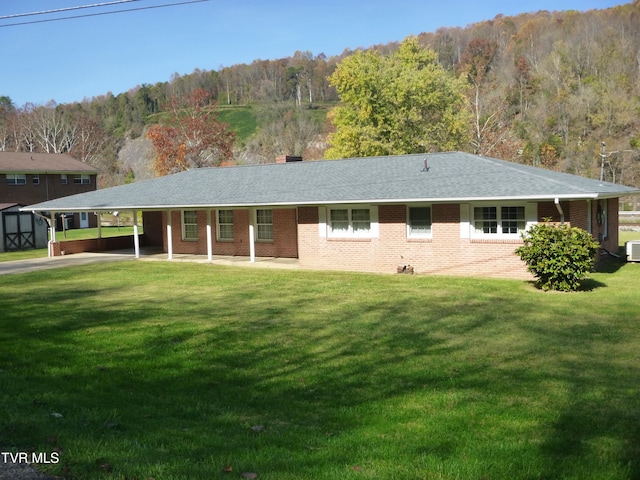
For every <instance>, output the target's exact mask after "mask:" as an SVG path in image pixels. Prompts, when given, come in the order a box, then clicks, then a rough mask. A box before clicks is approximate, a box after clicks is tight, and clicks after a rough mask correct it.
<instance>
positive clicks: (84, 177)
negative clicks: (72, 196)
mask: <svg viewBox="0 0 640 480" xmlns="http://www.w3.org/2000/svg"><path fill="white" fill-rule="evenodd" d="M73 183H74V184H76V185H90V184H91V176H90V175H89V174H86V173H80V174H78V175H74V176H73Z"/></svg>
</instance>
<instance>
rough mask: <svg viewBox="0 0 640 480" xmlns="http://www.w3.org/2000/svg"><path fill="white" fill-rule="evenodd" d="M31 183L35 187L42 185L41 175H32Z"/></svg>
mask: <svg viewBox="0 0 640 480" xmlns="http://www.w3.org/2000/svg"><path fill="white" fill-rule="evenodd" d="M31 181H32V182H33V184H34V185H40V175H39V174H37V173H36V174H34V175H32V176H31Z"/></svg>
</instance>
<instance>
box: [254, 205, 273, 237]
mask: <svg viewBox="0 0 640 480" xmlns="http://www.w3.org/2000/svg"><path fill="white" fill-rule="evenodd" d="M256 225H257V227H258V228H257V231H256V240H262V241H271V240H273V210H256Z"/></svg>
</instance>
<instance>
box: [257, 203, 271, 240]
mask: <svg viewBox="0 0 640 480" xmlns="http://www.w3.org/2000/svg"><path fill="white" fill-rule="evenodd" d="M258 210H270V211H271V223H270V224H269V223H265V224H263V225H271V238H258V232H259V230H260V229H259V228H258ZM253 220H254V225H255V226H256V227H255V230H254V234H253V235H254V240H255V241H256V242H258V243H273V241H274V240H275V236H276V232H275V228H274V223H273V208H256V209H255V210H254V211H253Z"/></svg>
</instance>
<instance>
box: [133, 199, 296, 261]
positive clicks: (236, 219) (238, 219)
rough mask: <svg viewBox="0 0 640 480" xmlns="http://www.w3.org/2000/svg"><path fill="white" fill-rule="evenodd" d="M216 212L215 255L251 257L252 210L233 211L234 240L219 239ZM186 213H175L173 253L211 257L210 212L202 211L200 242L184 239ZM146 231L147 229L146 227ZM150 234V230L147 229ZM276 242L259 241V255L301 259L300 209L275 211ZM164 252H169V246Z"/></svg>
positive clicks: (213, 221) (164, 218)
mask: <svg viewBox="0 0 640 480" xmlns="http://www.w3.org/2000/svg"><path fill="white" fill-rule="evenodd" d="M166 215H167V214H166V213H163V215H162V226H163V229H164V231H165V232H166V228H167V216H166ZM215 215H216V210H211V237H212V240H213V245H212V252H213V255H238V256H248V255H249V254H250V252H249V249H250V242H249V223H250V219H249V210H246V209H237V210H234V211H233V233H234V239H233V241H228V240H218V239H217V234H216V217H215ZM181 227H182V212H181V211H179V210H174V211H172V212H171V232H172V246H173V253H177V254H192V255H206V254H207V211H206V210H199V211H198V238H197V240H183V238H182V228H181ZM145 228H146V227H145ZM145 231H146V230H145ZM273 236H274V238H273V241H256V242H255V254H256V256H258V257H283V258H297V257H298V231H297V228H296V209H295V208H284V209H273ZM163 246H164V251H165V252H166V251H168V248H167V244H166V243H165V244H164V245H163Z"/></svg>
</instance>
